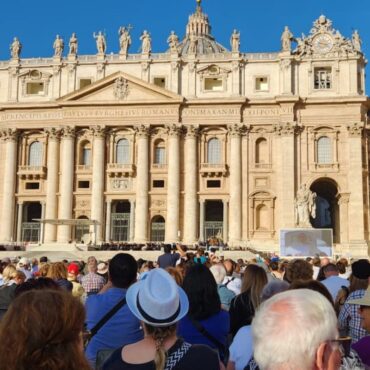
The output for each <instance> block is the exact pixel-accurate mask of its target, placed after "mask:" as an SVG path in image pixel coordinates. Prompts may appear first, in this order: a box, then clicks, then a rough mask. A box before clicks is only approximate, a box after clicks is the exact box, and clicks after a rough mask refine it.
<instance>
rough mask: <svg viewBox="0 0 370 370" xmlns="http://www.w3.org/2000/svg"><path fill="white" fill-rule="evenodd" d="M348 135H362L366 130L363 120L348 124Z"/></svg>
mask: <svg viewBox="0 0 370 370" xmlns="http://www.w3.org/2000/svg"><path fill="white" fill-rule="evenodd" d="M347 130H348V135H349V136H350V137H361V136H362V132H363V130H364V125H363V123H362V122H354V123H350V124H348V125H347Z"/></svg>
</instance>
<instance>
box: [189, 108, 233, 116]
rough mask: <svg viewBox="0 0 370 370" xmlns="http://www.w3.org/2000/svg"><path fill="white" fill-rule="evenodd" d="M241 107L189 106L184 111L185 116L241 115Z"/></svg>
mask: <svg viewBox="0 0 370 370" xmlns="http://www.w3.org/2000/svg"><path fill="white" fill-rule="evenodd" d="M239 114H240V108H188V109H185V110H184V112H183V116H184V117H193V116H231V115H239Z"/></svg>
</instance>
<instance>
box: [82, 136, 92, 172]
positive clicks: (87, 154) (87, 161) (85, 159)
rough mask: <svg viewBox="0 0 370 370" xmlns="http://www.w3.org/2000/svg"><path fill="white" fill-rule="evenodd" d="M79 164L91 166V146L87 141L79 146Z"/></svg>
mask: <svg viewBox="0 0 370 370" xmlns="http://www.w3.org/2000/svg"><path fill="white" fill-rule="evenodd" d="M80 164H81V165H83V166H91V144H90V143H89V142H88V141H86V142H84V143H83V144H82V145H81V156H80Z"/></svg>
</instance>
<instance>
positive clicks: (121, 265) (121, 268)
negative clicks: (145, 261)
mask: <svg viewBox="0 0 370 370" xmlns="http://www.w3.org/2000/svg"><path fill="white" fill-rule="evenodd" d="M136 276H137V263H136V260H135V258H134V257H132V256H131V254H128V253H118V254H116V255H115V256H114V257H113V258H112V259H111V260H110V262H109V279H110V281H111V282H112V284H113V286H115V287H116V288H125V289H127V288H128V287H129V286H130V285H131V284H132V283H134V282H135V281H136Z"/></svg>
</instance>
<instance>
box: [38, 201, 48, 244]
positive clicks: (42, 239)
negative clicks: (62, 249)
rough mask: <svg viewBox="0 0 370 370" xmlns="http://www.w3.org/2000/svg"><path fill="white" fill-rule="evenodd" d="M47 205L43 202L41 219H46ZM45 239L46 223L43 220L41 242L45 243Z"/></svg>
mask: <svg viewBox="0 0 370 370" xmlns="http://www.w3.org/2000/svg"><path fill="white" fill-rule="evenodd" d="M45 206H46V204H45V202H41V220H43V219H45V208H46V207H45ZM44 240H45V224H44V223H43V222H41V224H40V237H39V241H40V243H41V244H43V243H44Z"/></svg>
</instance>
